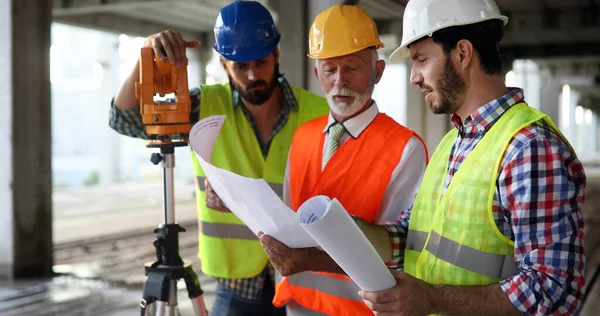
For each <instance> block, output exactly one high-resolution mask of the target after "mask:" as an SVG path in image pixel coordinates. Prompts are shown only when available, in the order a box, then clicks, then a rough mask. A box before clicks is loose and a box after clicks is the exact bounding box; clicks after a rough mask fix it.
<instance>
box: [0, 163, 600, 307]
mask: <svg viewBox="0 0 600 316" xmlns="http://www.w3.org/2000/svg"><path fill="white" fill-rule="evenodd" d="M588 174H589V175H590V179H589V180H590V181H589V182H588V187H587V189H586V196H587V200H586V203H585V205H584V216H585V220H586V237H585V238H586V239H585V241H586V250H587V258H588V267H587V268H588V269H587V271H588V272H587V274H588V280H590V279H591V277H592V275H593V273H594V272H595V271H596V270H597V269H598V267H600V208H599V207H598V205H600V172H588ZM192 189H193V187H191V186H190V185H189V184H185V183H176V191H177V192H178V194H177V196H176V202H177V208H176V218H177V221H178V222H179V223H180V224H181V225H182V226H183V227H185V228H186V230H187V231H186V232H184V233H181V234H180V247H181V249H180V254H181V257H182V258H183V259H186V260H191V261H192V264H193V267H194V270H195V271H196V272H197V273H198V275H199V278H200V283H201V286H202V288H203V290H205V295H204V299H205V302H206V305H207V307H208V308H209V309H210V307H211V306H212V304H213V302H214V293H215V287H216V282H215V281H214V280H213V279H212V278H210V277H207V276H204V275H201V274H200V273H199V272H200V269H199V268H200V262H199V261H198V259H197V257H196V251H197V225H196V223H197V219H196V211H195V202H194V198H193V196H192ZM82 205H86V206H85V207H84V208H82V207H81V206H82ZM162 221H163V210H162V182H157V183H146V184H122V185H114V186H111V187H90V188H81V189H76V190H67V189H60V190H57V191H56V192H55V193H54V223H53V229H54V240H55V263H56V265H55V268H54V270H55V272H56V273H58V274H59V275H58V276H57V277H55V278H54V279H52V280H32V281H18V282H10V283H9V282H0V315H6V316H11V315H117V316H125V315H139V301H140V298H141V295H142V289H143V284H144V282H145V279H146V278H145V276H144V272H143V265H144V262H148V261H153V260H154V258H155V254H154V248H153V246H152V241H153V240H154V234H153V233H152V231H153V229H154V228H156V227H157V225H158V224H160V223H162ZM179 283H180V284H179V287H178V289H179V291H178V301H179V312H180V314H181V315H193V312H192V309H191V303H190V301H189V300H188V299H187V294H186V291H185V287H184V284H183V282H179ZM597 283H598V282H597ZM589 286H590V285H588V287H589ZM580 315H584V316H592V315H594V316H596V315H600V285H595V286H593V287H592V288H591V290H590V291H589V293H588V298H587V301H586V304H585V306H584V309H583V311H582V313H581V314H580Z"/></svg>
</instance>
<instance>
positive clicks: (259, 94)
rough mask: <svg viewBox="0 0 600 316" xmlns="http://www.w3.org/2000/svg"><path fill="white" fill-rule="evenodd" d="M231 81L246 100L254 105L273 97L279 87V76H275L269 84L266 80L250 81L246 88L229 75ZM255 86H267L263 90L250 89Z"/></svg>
mask: <svg viewBox="0 0 600 316" xmlns="http://www.w3.org/2000/svg"><path fill="white" fill-rule="evenodd" d="M229 83H230V84H231V85H232V86H233V88H234V89H235V90H236V91H237V92H238V93H239V94H240V96H241V97H242V99H244V100H245V101H246V102H248V103H250V104H252V105H261V104H263V103H265V102H267V100H269V98H271V96H272V95H273V92H274V91H275V88H277V76H273V79H272V80H271V82H270V83H269V84H267V82H266V81H264V80H256V81H250V82H249V83H248V84H247V85H246V87H245V88H243V87H242V86H241V85H240V84H237V83H234V82H233V80H232V79H231V77H229ZM254 87H266V88H263V89H262V90H255V91H250V89H251V88H254Z"/></svg>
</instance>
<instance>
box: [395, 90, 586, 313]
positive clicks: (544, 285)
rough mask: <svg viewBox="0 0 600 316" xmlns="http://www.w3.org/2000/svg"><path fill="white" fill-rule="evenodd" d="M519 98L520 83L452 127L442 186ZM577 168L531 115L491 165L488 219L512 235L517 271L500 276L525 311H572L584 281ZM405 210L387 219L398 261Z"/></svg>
mask: <svg viewBox="0 0 600 316" xmlns="http://www.w3.org/2000/svg"><path fill="white" fill-rule="evenodd" d="M519 102H524V97H523V90H521V89H515V88H511V89H510V91H509V93H508V94H506V95H505V96H503V97H501V98H499V99H497V100H494V101H492V102H490V103H488V104H485V105H484V106H482V107H480V108H479V109H478V110H477V111H475V112H474V113H472V114H471V115H470V116H469V117H467V119H466V120H465V123H464V124H463V123H462V121H461V119H460V117H458V116H457V115H453V117H452V124H453V125H454V127H456V128H457V129H458V131H459V135H458V136H457V138H456V140H455V141H454V144H453V146H452V150H451V152H450V156H449V158H448V159H449V166H448V173H447V176H446V182H445V186H444V191H445V190H446V189H447V187H448V185H449V183H450V181H451V180H452V177H453V175H454V174H455V173H456V171H457V170H458V169H459V168H460V166H461V164H462V163H463V161H464V160H465V158H466V157H467V156H468V155H469V153H470V152H471V151H472V150H473V148H475V146H476V145H477V143H478V142H479V141H480V140H481V139H482V138H483V136H484V135H485V134H486V132H487V131H489V129H490V128H491V127H492V125H493V124H494V123H495V122H497V120H498V118H500V116H502V114H504V113H505V112H506V111H507V110H508V109H509V108H510V107H511V106H512V105H514V104H516V103H519ZM585 181H586V178H585V174H584V170H583V166H582V164H581V162H580V161H579V160H578V159H577V157H576V156H575V154H574V152H573V151H572V150H571V149H570V148H569V146H568V145H567V144H566V143H565V142H564V141H563V139H561V137H559V136H558V135H557V134H556V133H555V132H554V131H553V130H552V129H551V128H550V127H549V126H548V125H547V124H546V123H544V122H536V123H534V124H532V125H530V126H527V127H525V128H523V129H522V130H521V131H519V132H518V133H517V134H516V135H515V136H514V137H513V139H512V140H511V141H510V143H509V146H508V148H507V150H506V152H505V153H504V157H503V159H502V162H501V165H500V167H499V174H498V180H497V182H496V192H495V194H494V199H493V205H492V209H493V214H494V220H495V222H496V225H497V226H498V229H499V230H500V232H502V233H503V234H504V235H505V236H506V237H508V238H510V239H511V240H513V241H514V242H515V253H514V257H515V261H516V262H517V263H518V266H519V269H520V273H519V274H518V275H515V276H513V277H510V278H508V279H506V280H503V281H501V282H500V286H501V288H502V290H503V291H504V292H505V293H506V295H507V296H508V298H509V299H510V301H511V302H512V303H513V304H514V306H515V307H516V308H517V309H518V310H519V311H521V312H523V313H524V314H526V315H539V314H544V315H563V314H576V313H577V312H578V311H579V310H580V309H581V305H582V299H583V290H584V286H585V276H584V271H585V257H584V248H583V216H582V213H581V209H580V205H581V203H583V201H584V192H583V188H584V186H585ZM409 220H410V210H408V211H404V212H403V213H402V214H401V217H400V220H399V221H398V222H394V223H388V224H386V225H384V227H385V228H386V229H387V230H388V232H389V235H390V241H391V242H392V249H393V255H392V256H393V259H392V262H390V263H388V265H390V266H392V267H399V266H401V265H402V264H403V260H404V259H403V256H404V254H403V249H404V248H405V245H406V232H407V230H408V223H409Z"/></svg>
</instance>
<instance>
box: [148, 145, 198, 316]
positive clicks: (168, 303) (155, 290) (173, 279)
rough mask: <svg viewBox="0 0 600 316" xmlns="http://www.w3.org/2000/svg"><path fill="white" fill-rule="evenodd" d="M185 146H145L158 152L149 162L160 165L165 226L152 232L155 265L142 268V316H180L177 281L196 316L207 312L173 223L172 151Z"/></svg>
mask: <svg viewBox="0 0 600 316" xmlns="http://www.w3.org/2000/svg"><path fill="white" fill-rule="evenodd" d="M179 146H186V143H185V142H177V143H167V144H164V143H162V144H157V145H152V144H151V145H148V147H158V148H160V153H153V154H152V156H151V158H150V161H152V163H154V164H155V165H157V164H159V163H161V162H162V168H163V190H164V209H165V223H164V224H163V225H161V226H160V227H158V228H157V229H156V230H154V233H155V234H157V236H156V240H155V241H154V247H155V248H156V262H153V263H150V262H149V263H146V264H145V267H144V268H145V274H146V276H147V279H146V283H145V284H144V294H143V296H142V301H141V302H140V306H141V315H142V316H150V315H156V316H162V315H165V310H167V311H168V314H167V315H169V316H174V315H176V312H177V314H179V312H178V310H177V281H178V280H179V279H183V280H184V281H185V285H186V288H187V292H188V297H189V298H190V300H191V301H192V306H193V308H194V312H195V314H196V315H197V316H207V315H208V312H207V311H206V307H205V305H204V299H203V298H202V293H203V291H202V289H201V288H200V283H199V282H198V276H197V275H196V273H195V272H194V269H192V264H191V263H190V262H184V261H183V260H181V257H180V256H179V232H184V231H185V229H183V228H182V227H181V226H179V224H177V223H176V222H175V198H174V185H173V168H174V167H175V147H179Z"/></svg>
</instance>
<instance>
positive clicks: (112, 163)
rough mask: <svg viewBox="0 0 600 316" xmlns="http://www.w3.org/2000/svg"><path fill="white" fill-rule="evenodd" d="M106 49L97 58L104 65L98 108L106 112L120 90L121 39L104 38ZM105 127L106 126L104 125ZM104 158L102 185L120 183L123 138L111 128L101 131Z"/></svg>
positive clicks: (113, 37) (115, 37) (114, 37)
mask: <svg viewBox="0 0 600 316" xmlns="http://www.w3.org/2000/svg"><path fill="white" fill-rule="evenodd" d="M103 41H104V45H102V46H103V47H105V49H102V50H100V51H99V52H98V53H99V56H98V57H97V58H98V59H97V60H98V62H99V63H100V65H102V70H103V72H102V73H103V75H102V86H101V88H100V98H99V99H100V100H101V101H100V102H98V103H99V104H98V107H99V108H102V109H103V110H104V112H106V111H105V109H106V106H107V105H108V104H109V102H110V100H111V99H112V98H113V97H114V95H115V91H117V90H118V89H119V66H120V65H121V58H120V57H119V39H118V37H117V36H110V37H103ZM103 127H104V125H103ZM100 134H101V141H102V148H103V150H102V152H101V153H100V154H101V156H102V160H101V163H100V164H101V165H100V183H101V184H103V185H108V184H112V183H115V182H118V181H119V180H120V179H119V177H120V174H121V168H120V167H121V150H120V145H121V137H120V135H119V134H117V133H115V132H114V131H113V130H112V129H110V128H102V129H101V132H100Z"/></svg>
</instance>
